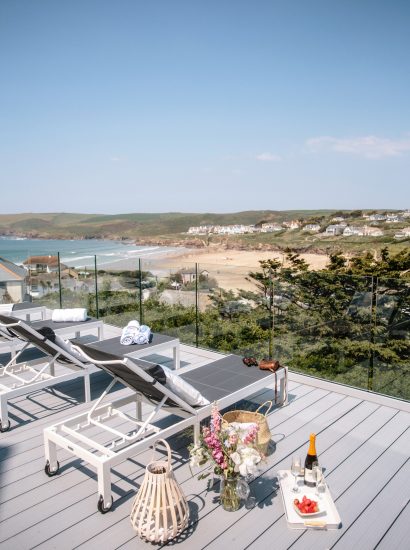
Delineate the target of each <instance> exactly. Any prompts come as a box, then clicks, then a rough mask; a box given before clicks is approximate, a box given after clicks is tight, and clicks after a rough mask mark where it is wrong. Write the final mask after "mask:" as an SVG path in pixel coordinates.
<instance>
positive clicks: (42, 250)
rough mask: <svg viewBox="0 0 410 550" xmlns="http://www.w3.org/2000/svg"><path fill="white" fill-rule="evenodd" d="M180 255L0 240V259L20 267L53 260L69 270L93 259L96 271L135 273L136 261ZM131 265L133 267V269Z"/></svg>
mask: <svg viewBox="0 0 410 550" xmlns="http://www.w3.org/2000/svg"><path fill="white" fill-rule="evenodd" d="M177 251H178V252H180V253H183V250H182V249H181V248H180V247H178V248H177V247H166V246H137V245H135V244H131V243H127V242H120V241H109V240H97V239H87V240H60V239H58V240H52V239H25V238H22V237H0V257H2V258H5V259H7V260H10V261H12V262H13V263H15V264H18V265H21V264H22V263H23V262H24V260H26V259H27V258H28V257H29V256H56V255H57V253H60V261H61V262H62V263H64V264H66V265H68V266H69V267H76V268H81V267H88V268H90V267H93V266H94V256H97V266H98V268H99V269H104V268H107V267H109V268H112V269H115V268H116V265H117V269H121V268H122V266H125V265H127V268H126V269H138V259H139V258H141V260H143V261H144V260H146V261H147V260H150V261H151V260H161V259H162V258H164V257H166V256H168V255H170V254H172V253H175V252H177ZM134 263H135V265H134Z"/></svg>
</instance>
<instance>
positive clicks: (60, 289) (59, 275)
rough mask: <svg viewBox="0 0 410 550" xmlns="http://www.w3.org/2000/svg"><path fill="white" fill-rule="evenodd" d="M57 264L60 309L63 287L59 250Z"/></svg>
mask: <svg viewBox="0 0 410 550" xmlns="http://www.w3.org/2000/svg"><path fill="white" fill-rule="evenodd" d="M57 264H58V266H57V267H58V297H59V302H60V309H61V308H62V307H63V289H62V288H61V266H60V252H57Z"/></svg>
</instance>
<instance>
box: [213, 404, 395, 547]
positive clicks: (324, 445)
mask: <svg viewBox="0 0 410 550" xmlns="http://www.w3.org/2000/svg"><path fill="white" fill-rule="evenodd" d="M368 413H371V414H370V415H369V414H368ZM392 414H394V411H393V412H391V411H388V410H387V409H385V410H382V408H380V407H378V406H377V405H375V404H370V403H368V402H364V403H361V404H360V406H359V407H356V408H355V409H353V410H352V411H351V413H349V414H348V415H347V416H344V417H342V418H341V419H340V420H338V421H336V422H335V423H333V424H331V425H330V426H329V427H326V429H324V430H323V431H322V433H321V434H320V435H319V436H318V440H319V441H318V445H320V446H321V449H320V455H319V456H320V459H321V460H322V462H323V464H324V465H325V466H327V468H328V470H329V469H331V468H332V467H335V466H336V465H337V464H339V461H340V460H343V458H344V457H346V456H350V455H351V453H352V451H353V450H354V449H356V448H357V447H358V446H359V445H360V444H361V437H362V436H363V434H364V433H366V432H367V431H368V430H369V429H373V431H376V430H378V429H379V428H380V427H381V426H383V425H384V424H385V423H386V421H388V420H390V419H391V417H392ZM357 417H359V418H361V419H362V420H361V421H360V422H359V423H357V422H356V418H357ZM313 431H315V429H313ZM316 431H318V430H317V429H316ZM334 447H337V448H339V452H338V453H336V455H339V457H338V458H335V457H334V458H333V460H334V462H331V460H330V457H331V456H332V450H333V448H334ZM294 449H296V447H294ZM306 449H307V445H306V443H304V445H303V451H304V452H305V453H306ZM293 452H295V450H294V451H293ZM291 454H292V453H291ZM300 454H302V453H300ZM328 455H329V457H328ZM287 468H289V457H286V458H285V460H281V462H279V463H278V464H276V465H275V468H274V471H273V472H272V474H271V478H272V488H271V493H270V494H268V495H267V497H265V498H267V502H266V500H264V499H263V495H262V500H260V498H258V501H259V502H260V507H258V508H256V509H253V510H251V511H250V512H249V511H244V512H243V514H244V516H245V517H246V519H243V520H241V522H240V523H239V525H238V526H235V527H234V528H233V529H230V530H229V531H228V530H226V532H225V533H224V534H223V535H221V537H220V539H221V542H222V544H225V545H228V544H233V543H236V542H237V541H239V540H240V541H241V544H242V546H241V547H242V548H245V547H247V546H252V545H254V544H256V545H257V547H258V548H264V547H267V546H269V541H271V540H275V541H276V542H277V544H278V547H279V548H287V547H288V546H289V545H290V544H291V542H292V540H291V539H292V537H295V535H294V533H295V531H292V530H290V529H288V528H287V525H286V521H285V520H284V511H283V505H282V499H281V496H280V494H279V491H278V486H277V483H276V481H275V476H276V472H277V470H280V469H287ZM275 489H276V492H275ZM271 502H272V503H273V506H270V504H271ZM296 533H297V535H296V537H297V536H298V535H299V534H300V531H296ZM255 539H256V540H255ZM288 539H289V540H288ZM229 541H231V542H229ZM235 541H236V542H235ZM217 544H219V540H218V541H215V542H214V544H213V545H211V546H210V547H211V548H216V547H217Z"/></svg>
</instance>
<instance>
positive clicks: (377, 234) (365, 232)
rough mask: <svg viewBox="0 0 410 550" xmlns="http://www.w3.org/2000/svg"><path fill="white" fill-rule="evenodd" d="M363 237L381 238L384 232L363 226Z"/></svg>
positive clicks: (376, 228)
mask: <svg viewBox="0 0 410 550" xmlns="http://www.w3.org/2000/svg"><path fill="white" fill-rule="evenodd" d="M362 229H363V235H365V236H366V237H382V236H383V235H384V232H383V231H382V230H381V229H379V228H378V227H370V226H369V225H364V226H363V228H362Z"/></svg>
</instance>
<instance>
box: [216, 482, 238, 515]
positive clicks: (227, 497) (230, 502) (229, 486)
mask: <svg viewBox="0 0 410 550" xmlns="http://www.w3.org/2000/svg"><path fill="white" fill-rule="evenodd" d="M237 488H238V478H237V477H225V476H222V477H221V493H220V496H219V499H220V502H221V505H222V508H223V509H224V510H226V511H227V512H235V510H238V509H239V507H240V505H241V498H240V496H239V495H238V490H237Z"/></svg>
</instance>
